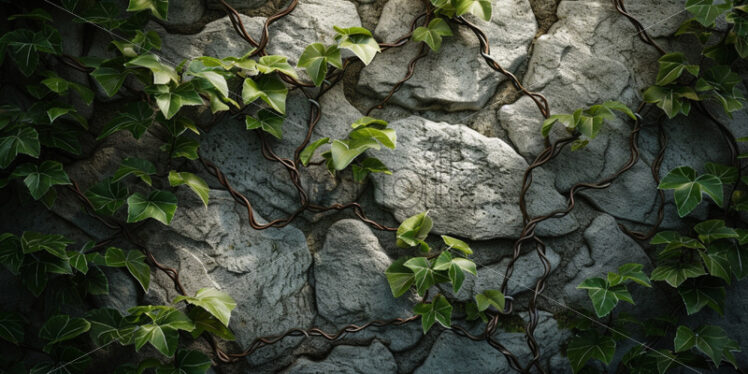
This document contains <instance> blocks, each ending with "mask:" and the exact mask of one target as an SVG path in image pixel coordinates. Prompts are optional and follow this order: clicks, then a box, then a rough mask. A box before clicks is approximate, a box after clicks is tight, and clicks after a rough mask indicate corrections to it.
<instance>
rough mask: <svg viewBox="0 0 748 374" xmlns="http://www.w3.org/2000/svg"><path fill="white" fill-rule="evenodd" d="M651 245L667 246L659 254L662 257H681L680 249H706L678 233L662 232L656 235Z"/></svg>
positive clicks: (696, 241) (692, 239)
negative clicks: (673, 255)
mask: <svg viewBox="0 0 748 374" xmlns="http://www.w3.org/2000/svg"><path fill="white" fill-rule="evenodd" d="M649 244H655V245H657V244H666V246H665V248H664V249H663V250H662V251H661V252H660V253H659V256H660V257H663V258H664V257H669V256H670V255H672V254H675V255H679V254H680V251H677V250H678V249H680V248H691V249H706V247H705V246H704V244H702V243H701V242H700V241H698V240H696V239H694V238H689V237H687V236H682V235H681V234H680V233H678V232H676V231H661V232H658V233H657V235H655V236H654V237H653V238H652V240H651V241H650V242H649Z"/></svg>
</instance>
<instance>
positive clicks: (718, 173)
mask: <svg viewBox="0 0 748 374" xmlns="http://www.w3.org/2000/svg"><path fill="white" fill-rule="evenodd" d="M704 170H706V173H707V174H711V175H714V176H715V177H717V178H719V180H720V181H722V184H731V183H735V182H737V181H738V169H737V168H736V167H733V166H727V165H721V164H716V163H713V162H707V163H706V164H704Z"/></svg>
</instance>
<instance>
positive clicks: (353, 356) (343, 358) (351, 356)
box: [284, 340, 397, 374]
mask: <svg viewBox="0 0 748 374" xmlns="http://www.w3.org/2000/svg"><path fill="white" fill-rule="evenodd" d="M284 373H287V374H316V373H383V374H387V373H392V374H394V373H397V365H395V360H394V358H393V357H392V353H390V351H388V350H387V348H386V347H385V346H384V345H382V343H380V342H379V341H376V340H375V341H374V342H372V343H371V345H370V346H368V347H354V346H348V345H339V346H337V347H335V348H333V350H332V352H330V354H329V355H328V356H327V357H325V360H323V361H312V360H309V359H307V358H300V359H299V360H298V361H296V362H295V363H294V364H293V365H292V366H291V367H290V368H288V370H285V371H284Z"/></svg>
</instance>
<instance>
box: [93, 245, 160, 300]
mask: <svg viewBox="0 0 748 374" xmlns="http://www.w3.org/2000/svg"><path fill="white" fill-rule="evenodd" d="M104 261H105V262H106V265H107V266H110V267H115V268H120V267H126V268H127V271H129V272H130V274H132V276H133V277H134V278H135V279H136V280H137V281H138V283H140V286H141V287H143V290H144V291H146V292H147V291H148V287H149V285H150V284H151V268H150V267H149V266H148V264H146V263H145V255H144V254H143V253H141V252H140V251H137V250H129V251H127V252H126V253H125V251H123V250H121V249H119V248H116V247H109V248H107V250H106V254H105V255H104Z"/></svg>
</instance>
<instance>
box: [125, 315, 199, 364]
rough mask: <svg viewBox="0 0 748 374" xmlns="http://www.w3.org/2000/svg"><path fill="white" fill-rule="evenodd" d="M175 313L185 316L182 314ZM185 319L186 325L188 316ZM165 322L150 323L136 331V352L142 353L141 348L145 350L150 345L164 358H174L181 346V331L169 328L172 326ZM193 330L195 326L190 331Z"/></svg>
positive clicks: (167, 321)
mask: <svg viewBox="0 0 748 374" xmlns="http://www.w3.org/2000/svg"><path fill="white" fill-rule="evenodd" d="M175 312H176V313H179V314H182V315H184V313H182V312H178V311H175ZM184 319H185V321H184V323H187V321H189V319H188V318H187V316H184ZM163 322H164V325H161V324H159V323H150V324H146V325H141V326H139V328H138V329H137V330H135V337H134V343H135V350H136V351H140V348H143V346H144V345H145V344H146V343H150V344H151V345H152V346H153V347H154V348H156V350H158V351H159V352H161V354H163V355H164V356H167V357H172V356H174V353H175V352H176V350H177V346H178V344H179V331H178V329H175V328H170V327H167V326H170V325H171V324H170V323H169V320H168V319H167V320H164V321H163ZM189 323H190V324H191V323H192V322H191V321H189ZM193 329H194V325H192V328H190V329H188V331H192V330H193Z"/></svg>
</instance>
